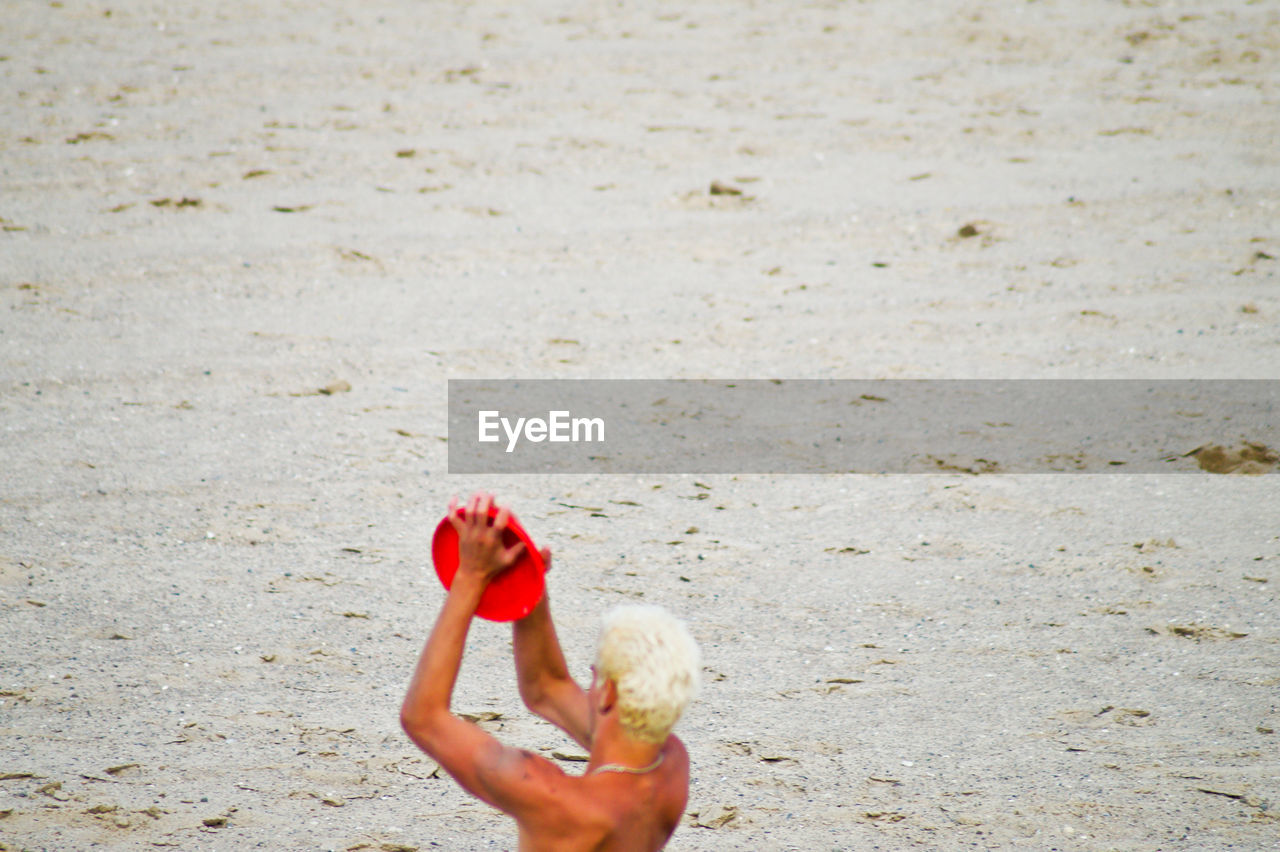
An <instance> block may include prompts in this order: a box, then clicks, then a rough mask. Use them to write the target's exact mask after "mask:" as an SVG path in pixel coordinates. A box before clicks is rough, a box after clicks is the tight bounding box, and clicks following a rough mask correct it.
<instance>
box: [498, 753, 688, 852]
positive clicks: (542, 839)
mask: <svg viewBox="0 0 1280 852" xmlns="http://www.w3.org/2000/svg"><path fill="white" fill-rule="evenodd" d="M531 757H532V758H533V759H534V760H537V761H541V762H542V763H544V764H546V766H547V769H545V770H538V771H548V772H552V773H560V774H563V773H561V771H560V768H559V767H557V766H555V765H554V764H552V763H551V762H550V761H547V760H546V759H545V758H542V757H538V756H536V755H531ZM662 757H663V761H662V764H661V765H660V766H658V767H657V768H656V769H654V770H653V771H652V772H650V773H645V774H643V775H637V774H630V773H619V772H613V771H609V770H607V769H606V771H603V772H601V771H594V772H593V771H592V770H588V773H590V774H584V775H583V776H581V777H580V778H573V777H569V778H568V779H567V781H568V783H567V784H565V787H564V790H563V792H564V795H563V797H562V798H561V800H560V804H559V806H558V807H556V808H554V809H552V810H550V811H547V812H544V813H541V814H539V815H537V816H536V817H535V818H533V819H528V820H519V819H518V820H517V824H518V825H519V827H520V849H521V852H651V850H655V849H661V848H662V847H663V846H664V845H666V842H667V839H668V838H669V837H671V834H672V833H673V832H674V831H675V829H676V826H677V825H678V824H679V822H680V818H681V816H683V814H684V807H685V804H686V801H687V798H688V795H687V794H688V789H689V757H688V753H687V752H686V751H685V748H684V744H683V743H681V742H680V740H679V739H678V738H677V737H675V736H674V735H673V736H671V737H670V738H669V739H668V741H667V744H666V745H665V746H664V748H663V750H662Z"/></svg>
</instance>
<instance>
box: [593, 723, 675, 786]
mask: <svg viewBox="0 0 1280 852" xmlns="http://www.w3.org/2000/svg"><path fill="white" fill-rule="evenodd" d="M609 721H610V723H612V722H613V720H609ZM662 745H663V744H662V743H646V742H641V741H639V740H636V739H632V738H631V737H628V736H627V735H626V734H625V733H623V732H622V730H621V729H620V728H619V727H618V726H617V725H616V724H605V725H602V726H601V728H600V729H599V730H597V731H596V736H595V740H594V742H592V744H591V758H590V760H589V761H588V762H587V774H588V775H590V774H592V773H594V772H596V771H597V770H599V769H600V768H601V767H605V766H609V767H613V768H614V771H625V770H627V769H632V770H642V769H645V768H648V767H651V766H652V765H653V763H654V762H655V761H657V760H658V759H659V757H660V756H661V754H662Z"/></svg>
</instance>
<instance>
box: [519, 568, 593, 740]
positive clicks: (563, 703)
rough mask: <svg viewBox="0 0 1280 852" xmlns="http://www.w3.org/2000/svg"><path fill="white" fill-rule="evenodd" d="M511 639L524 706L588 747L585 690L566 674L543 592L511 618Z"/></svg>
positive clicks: (567, 671) (548, 606)
mask: <svg viewBox="0 0 1280 852" xmlns="http://www.w3.org/2000/svg"><path fill="white" fill-rule="evenodd" d="M542 556H543V559H544V560H545V561H546V563H547V566H548V569H549V568H550V565H551V553H550V551H543V554H542ZM512 640H513V641H512V644H513V645H514V647H515V658H516V676H517V680H518V682H519V684H520V697H521V699H523V700H524V703H525V706H526V707H528V708H529V709H530V710H532V711H533V712H534V713H537V714H538V715H539V716H541V717H542V718H544V719H546V720H547V721H548V722H551V723H552V724H553V725H556V726H557V727H559V728H560V729H561V730H563V731H564V732H565V733H566V734H568V735H569V736H571V737H573V738H574V739H575V740H576V741H577V742H578V744H579V745H581V746H582V747H583V748H586V749H590V748H591V732H590V722H589V720H590V708H589V707H588V705H587V694H586V692H584V691H583V689H582V687H581V686H579V685H578V683H577V681H575V680H574V679H573V677H572V676H570V674H569V666H568V665H567V664H566V663H565V660H564V651H562V650H561V648H560V639H559V638H558V637H557V636H556V628H555V624H554V623H552V621H551V606H550V604H549V603H548V601H547V595H546V594H543V596H542V600H540V601H538V605H537V606H535V607H534V608H533V611H532V612H530V613H529V614H528V615H527V616H525V617H524V618H522V619H520V620H519V621H516V622H514V624H513V626H512Z"/></svg>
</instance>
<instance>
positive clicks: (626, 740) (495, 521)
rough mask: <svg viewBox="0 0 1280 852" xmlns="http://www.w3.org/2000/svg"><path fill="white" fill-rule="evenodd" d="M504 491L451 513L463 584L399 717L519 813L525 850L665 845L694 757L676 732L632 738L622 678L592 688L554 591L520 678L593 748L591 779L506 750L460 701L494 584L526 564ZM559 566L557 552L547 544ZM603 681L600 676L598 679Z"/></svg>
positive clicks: (455, 771) (452, 596)
mask: <svg viewBox="0 0 1280 852" xmlns="http://www.w3.org/2000/svg"><path fill="white" fill-rule="evenodd" d="M492 505H493V497H492V496H491V495H488V494H477V495H476V496H474V497H472V498H471V500H470V501H469V502H468V504H467V506H466V508H465V510H464V512H463V513H462V515H463V516H462V517H461V518H459V517H458V513H457V512H456V507H457V501H456V500H455V501H452V502H451V503H450V504H449V519H450V522H451V523H452V524H453V527H454V529H455V530H457V533H458V554H459V563H458V571H457V574H456V575H455V576H454V578H453V586H452V588H451V589H450V590H449V594H448V596H447V597H446V599H445V602H444V607H443V609H441V611H440V615H439V617H438V618H437V619H436V624H435V627H434V628H433V629H432V631H431V636H430V638H429V639H428V640H427V644H426V647H425V648H423V650H422V656H421V658H420V659H419V660H418V667H417V669H416V670H415V671H414V674H413V680H412V682H411V683H410V684H409V692H408V694H407V695H406V696H405V699H404V705H403V706H402V707H401V708H400V724H401V726H402V727H403V728H404V730H405V733H407V734H408V735H409V738H410V739H411V740H413V741H414V743H416V744H417V746H418V747H419V748H421V749H422V750H423V751H424V752H426V753H427V754H428V755H430V756H431V757H432V759H434V760H435V761H436V762H437V763H439V764H440V765H441V766H442V767H444V769H445V770H446V771H447V772H448V773H449V774H450V775H452V776H453V778H454V780H455V781H457V782H458V783H459V784H460V785H462V788H463V789H464V790H466V791H467V792H469V793H471V794H472V795H474V796H475V797H476V798H478V799H480V800H482V801H484V802H488V803H489V804H490V805H493V806H494V807H495V808H497V809H499V810H501V811H503V812H504V813H507V814H510V815H511V816H513V817H515V820H516V824H517V826H518V827H519V830H520V849H521V850H524V852H535V850H538V851H539V852H540V850H575V851H576V850H601V851H602V852H603V850H619V852H632V850H635V852H651V850H655V849H661V848H662V847H663V846H665V845H666V842H667V840H668V839H669V838H670V837H671V834H672V832H674V831H675V829H676V825H677V824H678V823H679V820H680V817H681V815H682V814H683V813H684V807H685V803H686V800H687V798H688V794H689V755H688V752H686V751H685V747H684V744H683V743H681V742H680V740H679V739H677V738H676V737H675V736H674V735H672V736H668V737H667V739H666V742H663V743H646V742H642V741H640V740H636V739H633V738H632V737H630V736H629V735H628V734H627V732H626V731H625V730H624V729H623V728H622V726H621V724H620V722H619V719H618V713H617V696H618V693H617V685H616V684H615V683H614V682H613V681H611V680H607V679H603V678H596V677H595V672H594V670H593V672H592V675H593V676H592V681H593V682H592V684H591V687H590V688H589V689H587V690H583V689H582V687H580V686H579V685H578V684H577V682H576V681H574V679H573V678H572V677H570V676H569V670H568V667H567V666H566V665H565V660H564V653H563V652H562V651H561V648H560V640H559V639H558V638H557V637H556V630H555V626H554V624H552V621H551V610H550V607H549V604H548V602H547V596H546V595H545V594H544V595H543V597H542V600H541V601H540V602H539V603H538V605H537V606H536V607H534V609H533V611H532V612H530V613H529V615H527V616H526V617H524V618H522V619H520V620H519V621H516V622H515V623H514V625H513V627H512V630H513V639H514V644H515V663H516V674H517V676H518V678H519V684H520V696H521V698H522V699H524V703H525V705H526V706H527V707H528V708H529V709H530V710H532V711H533V712H534V713H536V714H538V715H539V716H541V717H542V718H544V719H546V720H547V721H549V722H551V723H552V724H554V725H556V726H557V727H559V728H560V729H561V730H563V731H564V732H565V733H567V734H568V735H569V736H570V737H572V738H573V739H574V740H575V741H577V742H578V743H579V744H580V745H581V746H582V747H583V748H585V749H587V750H588V751H589V752H590V755H591V756H590V760H589V761H588V763H587V768H586V771H585V772H584V774H583V775H582V776H581V777H578V776H572V775H566V774H565V773H564V772H563V771H561V769H560V767H558V766H556V765H555V764H554V763H552V762H551V761H549V760H547V759H546V758H543V757H541V756H539V755H536V754H533V753H532V752H528V751H524V750H522V749H515V748H511V747H509V746H505V745H503V744H502V743H500V742H499V741H498V740H496V739H494V738H493V737H492V736H490V735H489V734H488V733H487V732H485V731H483V730H481V729H480V728H479V727H477V726H476V725H474V724H472V723H471V722H468V721H466V720H465V719H461V718H459V717H458V716H455V715H453V713H452V712H450V709H449V704H450V699H451V697H452V695H453V689H454V684H455V683H456V682H457V679H458V669H459V667H460V666H461V664H462V653H463V649H464V647H465V646H466V641H467V631H468V629H469V628H470V626H471V619H472V617H473V616H474V615H475V610H476V606H477V605H478V604H479V602H480V596H481V595H482V594H483V593H484V590H485V588H486V586H488V584H489V581H490V580H492V579H493V578H494V577H496V576H497V575H498V574H501V573H502V572H503V571H505V570H506V569H508V568H510V567H511V566H512V565H514V564H515V562H516V560H517V559H518V558H519V557H520V554H521V552H522V550H523V547H524V546H523V545H522V544H517V545H515V546H513V547H511V548H509V549H508V548H506V547H504V545H503V543H502V531H503V530H504V529H506V526H507V523H508V521H509V519H510V517H511V515H510V512H508V511H507V510H506V509H505V508H503V509H500V510H499V511H498V513H497V515H496V517H494V518H490V517H489V509H490V507H491V506H492ZM542 556H543V559H544V560H545V561H546V564H547V567H548V569H549V568H550V565H551V553H550V551H548V550H543V551H542ZM597 681H598V682H597ZM659 755H661V757H662V762H661V764H659V766H658V767H657V768H656V769H654V770H652V771H650V772H646V773H643V774H629V773H623V772H614V771H601V772H598V773H597V772H596V770H597V769H598V768H600V767H603V766H609V765H613V766H626V767H631V768H636V769H640V768H644V767H647V766H649V765H651V764H652V763H653V762H654V761H656V760H658V757H659Z"/></svg>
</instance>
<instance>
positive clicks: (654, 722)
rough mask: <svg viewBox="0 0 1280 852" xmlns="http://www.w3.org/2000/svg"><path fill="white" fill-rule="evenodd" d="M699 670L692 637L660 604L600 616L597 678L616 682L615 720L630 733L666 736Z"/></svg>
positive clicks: (643, 737)
mask: <svg viewBox="0 0 1280 852" xmlns="http://www.w3.org/2000/svg"><path fill="white" fill-rule="evenodd" d="M700 668H701V663H700V659H699V654H698V646H697V644H696V643H695V642H694V641H693V637H692V636H690V635H689V631H688V629H687V628H686V627H685V626H684V624H682V623H681V622H680V621H679V620H677V619H676V618H675V617H674V616H673V615H671V613H669V612H667V611H666V610H665V609H663V608H662V607H660V606H651V605H629V606H620V607H617V608H615V609H613V610H611V611H610V612H609V613H608V614H606V615H605V617H604V624H603V625H602V626H601V628H600V642H599V645H598V647H597V650H596V676H597V677H600V678H606V679H608V680H612V681H613V682H614V684H615V685H616V687H617V690H618V704H617V707H618V715H619V721H620V722H621V723H622V728H623V730H624V731H626V732H627V734H628V735H630V736H631V737H633V738H635V739H637V740H640V741H642V742H650V743H660V742H663V741H664V740H666V738H667V735H668V734H669V733H671V729H672V728H673V727H675V724H676V721H677V720H678V719H679V718H680V714H681V713H683V712H684V708H685V707H686V706H687V705H688V703H689V701H690V700H691V699H692V698H693V697H694V696H695V695H696V694H697V692H698V672H699V670H700Z"/></svg>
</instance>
